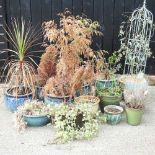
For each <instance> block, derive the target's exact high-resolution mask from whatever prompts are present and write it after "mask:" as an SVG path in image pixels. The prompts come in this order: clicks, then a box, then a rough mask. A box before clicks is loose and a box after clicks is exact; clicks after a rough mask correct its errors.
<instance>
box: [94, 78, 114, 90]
mask: <svg viewBox="0 0 155 155" xmlns="http://www.w3.org/2000/svg"><path fill="white" fill-rule="evenodd" d="M112 83H113V80H95V86H96V89H104V88H109V87H112Z"/></svg>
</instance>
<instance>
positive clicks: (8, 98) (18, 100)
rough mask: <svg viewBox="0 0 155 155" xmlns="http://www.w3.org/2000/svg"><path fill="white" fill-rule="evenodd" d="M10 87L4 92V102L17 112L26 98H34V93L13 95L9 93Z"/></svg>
mask: <svg viewBox="0 0 155 155" xmlns="http://www.w3.org/2000/svg"><path fill="white" fill-rule="evenodd" d="M9 90H10V89H8V90H7V91H6V92H5V94H4V102H5V105H6V106H7V108H8V109H9V110H10V111H12V112H15V111H16V110H17V108H18V107H19V106H22V105H23V104H24V102H25V101H26V100H32V93H30V94H26V95H18V96H13V95H11V94H9V93H8V92H9Z"/></svg>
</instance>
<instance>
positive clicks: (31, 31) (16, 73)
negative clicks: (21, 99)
mask: <svg viewBox="0 0 155 155" xmlns="http://www.w3.org/2000/svg"><path fill="white" fill-rule="evenodd" d="M11 25H12V27H11V28H10V27H9V26H7V25H6V28H4V30H5V32H6V34H7V37H8V38H7V40H8V41H9V43H10V44H11V45H12V47H13V49H6V50H4V52H8V51H9V52H10V59H11V60H9V62H7V64H6V65H5V68H4V72H5V71H6V70H7V69H8V70H7V76H6V79H5V83H6V84H8V87H9V88H11V89H13V90H14V91H13V92H12V93H13V95H16V96H17V95H19V94H20V93H21V92H20V91H21V90H22V92H23V94H27V93H28V91H30V90H31V91H32V93H34V90H35V79H34V75H35V68H34V65H33V64H36V63H35V62H34V60H33V58H32V57H33V54H32V52H31V51H30V48H31V47H32V46H34V45H35V44H36V41H37V40H38V39H39V38H40V36H41V35H40V34H41V33H40V32H39V31H36V28H33V27H32V26H31V23H30V22H28V23H26V22H25V21H24V20H23V19H21V20H17V19H14V20H12V23H11ZM23 88H24V89H23Z"/></svg>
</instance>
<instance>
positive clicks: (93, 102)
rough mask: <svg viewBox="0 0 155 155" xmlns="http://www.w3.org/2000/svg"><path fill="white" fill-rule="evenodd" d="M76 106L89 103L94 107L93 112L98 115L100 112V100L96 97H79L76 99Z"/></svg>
mask: <svg viewBox="0 0 155 155" xmlns="http://www.w3.org/2000/svg"><path fill="white" fill-rule="evenodd" d="M74 101H75V103H76V104H82V103H88V104H91V105H92V110H93V111H94V113H95V114H96V113H97V112H98V110H99V102H100V99H99V98H98V97H95V96H89V95H87V96H79V97H76V98H75V99H74Z"/></svg>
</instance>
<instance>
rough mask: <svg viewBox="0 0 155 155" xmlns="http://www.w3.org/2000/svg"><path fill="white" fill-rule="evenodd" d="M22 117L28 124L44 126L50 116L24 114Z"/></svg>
mask: <svg viewBox="0 0 155 155" xmlns="http://www.w3.org/2000/svg"><path fill="white" fill-rule="evenodd" d="M23 118H24V121H25V122H26V123H27V125H28V126H44V125H46V124H48V123H49V122H50V118H49V117H47V116H46V115H40V116H33V115H32V116H31V115H24V116H23Z"/></svg>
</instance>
